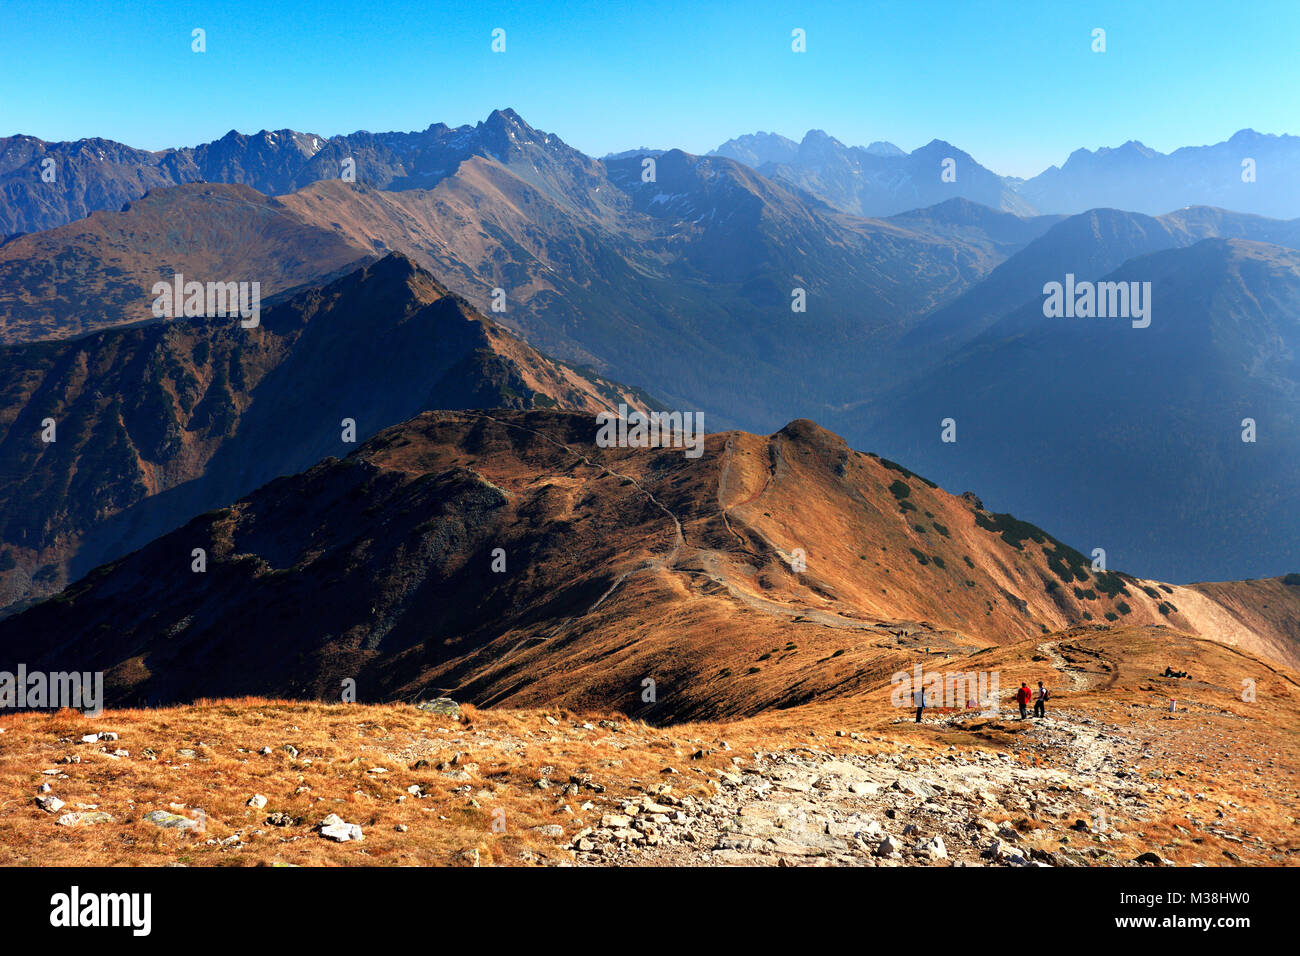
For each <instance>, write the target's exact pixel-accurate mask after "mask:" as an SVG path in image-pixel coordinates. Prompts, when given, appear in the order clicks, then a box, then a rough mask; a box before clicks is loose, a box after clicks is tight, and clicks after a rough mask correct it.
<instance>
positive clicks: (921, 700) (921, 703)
mask: <svg viewBox="0 0 1300 956" xmlns="http://www.w3.org/2000/svg"><path fill="white" fill-rule="evenodd" d="M913 696H914V699H915V701H916V722H917V723H918V724H919V723H920V722H921V712H922V711H923V710H925V688H924V687H922V686H921V685H920V684H917V685H916V694H915V695H913Z"/></svg>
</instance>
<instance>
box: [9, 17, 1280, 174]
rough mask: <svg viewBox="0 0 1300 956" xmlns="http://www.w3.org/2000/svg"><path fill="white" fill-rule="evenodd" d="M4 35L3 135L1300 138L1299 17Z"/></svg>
mask: <svg viewBox="0 0 1300 956" xmlns="http://www.w3.org/2000/svg"><path fill="white" fill-rule="evenodd" d="M0 20H3V27H0V135H10V134H13V133H28V134H31V135H34V136H39V137H41V138H42V139H47V140H63V139H79V138H82V137H86V136H103V137H106V138H109V139H115V140H119V141H122V142H125V143H128V144H130V145H132V146H139V147H143V148H147V149H160V148H163V147H166V146H186V145H195V144H197V143H200V142H205V141H207V140H212V139H216V138H218V137H220V136H221V135H223V134H225V133H226V132H227V131H229V130H230V129H239V130H241V131H243V132H255V131H257V130H259V129H263V128H266V129H283V128H286V127H287V128H292V129H297V130H301V131H305V132H313V133H319V134H324V135H332V134H335V133H345V132H352V131H354V130H358V129H368V130H372V131H383V130H410V129H423V128H424V127H426V126H428V125H429V124H430V123H433V122H438V121H441V122H445V123H448V124H450V125H453V126H455V125H459V124H461V123H473V122H476V121H478V120H480V119H482V118H484V117H485V116H486V115H487V114H488V113H489V112H491V111H492V110H493V109H494V108H497V107H504V106H512V107H514V108H515V109H516V110H517V111H518V112H519V113H520V114H521V115H522V116H523V118H524V119H525V120H527V121H528V122H529V123H531V124H532V125H533V126H536V127H538V128H539V129H544V130H546V131H548V132H552V133H556V134H558V135H559V136H560V137H561V138H563V139H564V140H565V141H566V142H568V143H570V144H571V145H573V146H576V147H577V148H579V149H581V150H583V151H585V152H587V153H590V154H593V155H602V154H604V153H606V152H610V151H615V150H621V149H627V148H630V147H634V146H657V147H674V146H675V147H680V148H682V149H686V150H688V151H690V152H697V153H699V152H707V151H708V150H709V149H712V148H714V147H716V146H717V145H719V144H720V143H721V142H722V141H724V140H726V139H729V138H730V137H732V136H736V135H739V134H742V133H747V132H753V131H755V130H760V129H761V130H768V131H775V132H779V133H782V134H783V135H786V136H789V137H791V138H795V139H798V138H800V137H802V135H803V133H804V132H805V131H806V130H808V129H810V128H820V129H824V130H826V131H827V132H828V133H830V134H831V135H833V136H835V137H836V138H837V139H840V140H841V141H843V142H845V143H847V144H849V145H857V144H866V143H868V142H871V141H872V140H878V139H885V140H889V141H891V142H894V143H896V144H897V145H899V146H901V147H903V148H904V149H907V150H911V149H915V148H916V147H918V146H921V145H923V144H925V143H927V142H929V141H930V140H931V139H936V138H937V139H944V140H948V141H949V142H951V143H953V144H954V145H956V146H958V147H960V148H962V149H964V150H966V151H967V152H969V153H970V154H972V155H973V156H974V157H975V159H976V160H978V161H980V162H981V163H983V164H984V165H985V166H988V167H989V168H991V169H993V170H995V171H996V172H999V173H1002V174H1004V175H1021V176H1029V175H1033V174H1035V173H1038V172H1040V171H1042V170H1043V169H1044V168H1045V167H1047V166H1049V165H1051V164H1058V165H1059V164H1060V163H1061V162H1063V161H1064V160H1065V158H1066V157H1067V156H1068V155H1069V153H1070V152H1071V151H1073V150H1074V149H1076V148H1079V147H1087V148H1090V149H1092V148H1096V147H1098V146H1117V145H1119V144H1121V143H1123V142H1125V141H1127V140H1129V139H1140V140H1141V141H1142V142H1144V143H1146V144H1147V145H1148V146H1151V147H1154V148H1156V149H1159V150H1161V151H1166V152H1167V151H1169V150H1171V149H1174V148H1177V147H1178V146H1188V145H1202V144H1206V143H1214V142H1218V141H1220V140H1224V139H1227V138H1228V137H1229V136H1231V135H1232V133H1234V132H1235V131H1236V130H1238V129H1241V128H1244V127H1251V128H1253V129H1256V130H1258V131H1260V132H1266V133H1287V132H1289V133H1300V82H1298V81H1300V68H1298V67H1297V64H1298V63H1300V0H1250V2H1245V3H1229V2H1226V0H1220V2H1215V3H1211V2H1202V0H1183V2H1162V0H1152V2H1136V0H1123V2H1064V0H1052V2H1038V3H1027V2H978V0H945V2H923V0H916V2H908V0H898V2H894V0H877V2H861V3H855V2H852V0H843V2H839V3H798V2H766V0H745V2H735V3H733V2H727V0H694V2H685V3H678V2H672V0H641V2H619V0H597V2H587V0H567V2H563V3H540V2H525V3H518V2H516V3H496V2H490V0H474V2H454V3H436V2H427V3H416V2H410V3H396V2H394V3H386V2H383V0H352V2H337V0H261V2H256V3H254V2H225V3H216V2H212V3H204V2H195V3H180V2H176V3H162V2H152V3H150V2H130V0H111V2H109V0H105V2H100V0H82V2H65V0H3V3H2V4H0ZM196 27H199V28H202V29H204V30H206V32H207V52H206V53H202V54H198V53H192V52H191V49H190V47H191V31H192V30H193V29H194V28H196ZM498 27H499V28H502V29H504V30H505V31H506V51H505V52H504V53H499V54H498V53H493V52H492V51H491V49H490V45H491V33H492V30H493V29H494V28H498ZM796 27H798V28H802V29H803V30H805V31H806V35H807V52H806V53H794V52H792V51H791V48H790V45H791V31H792V30H793V29H794V28H796ZM1097 27H1101V28H1104V29H1105V30H1106V46H1107V49H1106V52H1105V53H1094V52H1092V50H1091V44H1092V36H1091V34H1092V31H1093V29H1094V28H1097Z"/></svg>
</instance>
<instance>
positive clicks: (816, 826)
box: [572, 712, 1284, 866]
mask: <svg viewBox="0 0 1300 956" xmlns="http://www.w3.org/2000/svg"><path fill="white" fill-rule="evenodd" d="M925 722H926V723H930V724H947V725H950V726H954V727H960V728H962V729H967V730H980V729H983V728H987V727H988V725H990V724H993V725H997V724H1000V723H1014V722H1015V720H1014V718H1012V719H1007V718H1003V717H999V718H985V717H971V716H955V717H938V718H927V719H926V721H925ZM1028 723H1029V729H1028V730H1027V732H1026V734H1025V735H1024V740H1023V747H1022V750H1021V752H1020V753H1019V754H1013V753H1009V752H993V753H990V752H982V751H974V752H957V750H956V748H955V747H950V748H949V749H948V752H939V753H938V754H937V755H934V756H929V755H926V754H923V753H919V752H918V753H916V754H913V753H909V751H911V750H912V748H911V747H910V745H904V749H903V751H902V752H900V753H895V754H889V755H883V754H882V755H874V756H861V755H848V756H839V757H836V756H832V755H831V754H829V753H826V752H823V751H819V750H815V749H810V748H798V749H793V750H782V751H775V752H769V751H759V752H754V753H751V754H746V755H744V756H735V757H733V758H732V762H733V765H734V769H733V770H731V771H720V772H719V776H718V780H717V784H716V787H717V792H716V796H715V797H714V798H713V799H711V800H704V801H697V800H695V799H693V798H690V797H686V798H684V799H678V798H677V797H676V796H675V795H674V793H673V788H672V784H671V783H665V784H660V785H659V786H658V787H656V788H654V790H653V792H651V793H648V794H646V795H645V796H644V797H643V798H642V799H640V800H627V801H625V802H624V803H623V805H622V810H621V812H614V813H608V814H605V815H604V816H603V817H602V819H601V821H600V823H599V825H597V826H594V827H590V828H587V829H585V830H583V831H581V832H579V833H578V834H577V836H576V837H575V838H574V840H573V844H572V845H573V848H574V850H575V851H576V854H577V859H578V861H579V862H580V863H582V864H587V865H640V866H660V865H669V866H726V865H780V866H795V865H855V866H900V865H955V866H981V865H1007V866H1095V865H1142V864H1166V865H1167V864H1169V863H1170V861H1169V860H1167V859H1165V858H1163V857H1162V856H1161V855H1160V854H1159V853H1156V852H1152V851H1151V850H1148V849H1144V847H1143V846H1142V844H1141V842H1140V841H1136V840H1134V839H1133V838H1131V837H1129V836H1128V835H1126V833H1125V832H1124V829H1125V828H1126V827H1127V826H1129V825H1131V824H1134V823H1141V822H1145V821H1147V820H1149V819H1150V818H1151V816H1152V813H1153V804H1152V802H1151V798H1152V795H1153V794H1159V793H1161V792H1162V791H1163V792H1164V793H1165V794H1166V795H1168V794H1169V787H1168V785H1167V784H1165V783H1163V782H1162V781H1161V780H1159V779H1158V778H1160V777H1163V776H1165V775H1164V774H1163V773H1160V772H1152V773H1143V772H1142V771H1141V770H1140V769H1139V767H1140V765H1141V764H1142V763H1143V762H1144V760H1145V758H1147V757H1149V756H1150V745H1149V744H1144V743H1143V742H1142V741H1141V740H1139V739H1136V738H1135V737H1133V736H1130V735H1127V734H1125V733H1123V732H1121V731H1120V730H1119V728H1117V727H1114V726H1110V725H1107V724H1105V723H1103V722H1101V721H1098V720H1096V719H1094V718H1092V717H1090V716H1087V715H1083V714H1075V713H1069V712H1058V713H1055V714H1053V715H1051V716H1049V717H1047V718H1044V719H1038V720H1031V721H1030V722H1028ZM851 736H854V737H856V736H857V735H856V734H854V735H851ZM876 739H878V740H882V739H883V738H876ZM1174 792H1175V794H1178V793H1181V791H1177V790H1175V791H1174ZM1182 796H1184V797H1185V798H1187V799H1189V800H1191V801H1192V802H1194V803H1196V804H1197V807H1196V809H1197V811H1198V814H1197V815H1199V817H1201V818H1202V820H1200V821H1198V820H1193V823H1196V824H1201V823H1203V822H1204V820H1206V819H1209V820H1212V819H1215V818H1220V819H1222V818H1226V817H1229V816H1230V815H1231V811H1232V806H1231V805H1229V806H1217V805H1215V804H1214V803H1213V802H1211V803H1203V802H1201V801H1204V800H1205V795H1204V794H1182ZM1198 798H1199V800H1198ZM1189 817H1190V815H1189ZM1187 832H1190V831H1187ZM1226 832H1227V831H1224V830H1220V834H1223V833H1226ZM1229 837H1231V834H1229ZM1231 838H1232V839H1236V840H1240V839H1242V838H1241V837H1231ZM1261 847H1262V844H1261ZM1276 858H1277V859H1278V860H1282V859H1284V857H1283V856H1282V855H1281V854H1278V855H1276Z"/></svg>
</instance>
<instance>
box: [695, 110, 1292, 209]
mask: <svg viewBox="0 0 1300 956" xmlns="http://www.w3.org/2000/svg"><path fill="white" fill-rule="evenodd" d="M713 154H716V155H719V156H728V157H730V158H732V159H735V160H738V161H740V162H742V163H745V164H746V165H748V166H752V167H754V168H755V169H757V170H759V171H760V172H762V173H763V174H764V175H768V176H771V177H773V178H775V179H781V180H784V181H786V182H789V183H791V184H793V185H797V186H799V187H800V188H802V189H806V190H807V191H808V192H810V193H812V194H813V195H815V196H818V197H819V198H821V199H823V200H825V201H826V202H828V203H830V204H831V205H832V206H834V207H835V208H837V209H840V210H843V211H844V212H850V213H853V214H855V215H861V216H888V215H892V214H894V213H898V212H903V211H905V210H907V209H911V208H914V207H917V206H928V205H933V204H934V203H937V202H940V201H942V200H943V199H948V198H952V197H954V196H960V197H962V198H965V199H970V200H972V201H974V202H978V203H981V204H983V205H986V206H990V207H992V208H995V209H1005V210H1007V211H1009V212H1014V213H1017V214H1019V215H1027V214H1032V213H1035V212H1037V213H1051V214H1074V213H1081V212H1086V211H1087V210H1089V209H1096V208H1105V207H1110V208H1116V209H1125V210H1128V211H1130V212H1141V213H1146V214H1148V215H1153V216H1154V215H1160V214H1162V213H1167V212H1172V211H1173V210H1176V209H1181V208H1183V207H1185V206H1218V207H1223V208H1225V209H1232V210H1236V211H1238V212H1247V213H1256V214H1258V215H1263V216H1270V217H1272V218H1276V219H1293V218H1296V217H1297V216H1300V185H1297V183H1296V181H1295V178H1294V177H1293V176H1292V175H1291V170H1294V169H1296V168H1298V167H1300V137H1297V136H1289V135H1283V136H1275V135H1270V134H1266V133H1257V132H1255V131H1254V130H1251V129H1243V130H1239V131H1238V132H1236V133H1235V134H1233V136H1232V137H1231V138H1229V139H1228V140H1227V141H1225V142H1222V143H1215V144H1213V145H1209V146H1185V147H1182V148H1180V149H1176V150H1174V151H1173V152H1172V153H1167V154H1166V153H1161V152H1158V151H1156V150H1154V149H1151V148H1149V147H1147V146H1144V145H1143V144H1142V143H1139V142H1137V141H1130V142H1127V143H1125V144H1123V145H1122V146H1119V147H1114V148H1112V147H1102V148H1101V149H1098V150H1095V151H1091V150H1087V149H1078V150H1075V151H1074V152H1073V153H1071V154H1070V156H1069V158H1068V159H1066V161H1065V162H1064V163H1062V164H1061V165H1060V166H1051V167H1049V168H1048V169H1046V170H1044V171H1043V172H1041V173H1039V174H1038V175H1037V176H1034V177H1032V178H1030V179H1018V178H1016V177H1011V176H1000V175H998V174H996V173H994V172H992V171H990V170H988V169H986V168H985V167H983V166H981V165H980V164H979V163H978V162H976V161H975V160H974V159H973V158H972V157H971V156H970V155H969V154H967V153H965V152H963V151H962V150H960V149H958V148H957V147H955V146H952V145H951V144H949V143H946V142H944V141H942V140H933V141H931V142H930V143H927V144H926V145H925V146H922V147H920V148H919V149H916V150H913V151H912V152H911V153H905V152H904V151H903V150H901V149H899V148H898V147H897V146H894V145H893V144H892V143H884V142H877V143H872V144H871V145H870V146H866V147H863V146H845V145H844V144H843V143H841V142H840V141H839V140H837V139H835V138H833V137H831V136H829V135H827V134H826V133H824V132H823V131H821V130H809V131H808V133H807V134H806V135H805V136H804V138H803V139H802V140H801V141H800V142H798V143H796V142H794V141H793V140H790V139H786V138H785V137H783V136H780V135H777V134H775V133H753V134H749V135H746V136H740V137H737V138H736V139H731V140H728V141H727V142H725V143H723V144H722V145H721V146H719V147H718V148H717V149H716V150H714V151H713ZM713 154H711V155H713ZM946 160H951V161H952V162H953V166H952V178H951V181H945V180H944V179H943V178H942V173H943V164H944V162H945V161H946Z"/></svg>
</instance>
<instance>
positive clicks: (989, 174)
mask: <svg viewBox="0 0 1300 956" xmlns="http://www.w3.org/2000/svg"><path fill="white" fill-rule="evenodd" d="M534 137H535V138H534ZM539 147H542V148H545V149H552V148H558V147H563V148H564V149H565V150H568V151H570V152H571V153H572V154H574V155H575V157H582V158H583V159H584V160H586V161H587V162H588V163H599V162H606V161H617V160H626V159H630V158H633V157H639V156H646V155H650V156H659V155H662V154H663V153H666V152H669V151H670V149H671V147H667V148H655V149H650V148H645V147H643V148H641V149H630V150H622V151H617V152H613V153H609V154H607V155H606V156H605V157H603V159H601V160H597V159H592V158H591V157H587V156H585V155H584V154H582V153H580V152H579V151H578V150H574V149H572V148H571V147H568V146H567V145H565V144H564V143H563V141H562V140H560V138H559V137H558V136H555V135H553V134H545V133H539V132H538V131H536V130H533V129H532V127H530V126H528V124H527V123H525V122H524V121H523V119H522V118H521V117H520V116H519V114H518V113H516V112H515V111H514V110H512V109H509V108H506V109H499V110H494V111H493V112H492V113H491V114H490V115H489V116H488V117H487V119H485V120H483V121H482V122H479V123H476V124H474V125H469V124H464V125H461V126H457V127H449V126H447V125H446V124H444V123H434V124H432V125H430V126H429V127H427V128H426V129H424V130H418V131H411V132H387V133H371V132H367V131H364V130H362V131H357V132H354V133H347V134H340V135H336V136H321V135H318V134H315V133H304V132H298V131H295V130H289V129H281V130H274V131H272V130H260V131H258V132H256V133H252V134H245V133H240V132H238V131H236V130H231V131H230V132H228V133H227V134H226V135H224V136H222V137H221V138H220V139H217V140H213V141H211V142H208V143H203V144H200V145H198V146H193V147H178V148H172V149H165V150H159V151H156V152H154V151H149V150H141V149H135V148H132V147H130V146H127V145H125V144H123V143H117V142H113V141H111V140H106V139H102V138H93V139H83V140H76V141H71V142H45V141H43V140H40V139H37V138H36V137H33V136H26V135H21V134H19V135H14V136H8V137H3V138H0V238H2V237H5V236H9V235H13V234H16V233H27V232H37V231H40V230H43V229H50V228H53V227H55V226H59V225H63V224H65V223H68V222H72V221H75V220H78V219H82V218H84V217H85V216H87V215H89V214H90V213H91V212H94V211H96V210H117V209H120V208H121V207H122V206H123V205H124V204H126V203H128V202H131V201H132V200H135V199H139V198H140V197H141V196H143V195H144V194H145V193H146V192H148V191H149V190H151V189H158V188H162V187H166V186H175V185H180V184H183V183H191V182H214V183H216V182H221V183H232V184H241V185H246V186H250V187H252V188H253V189H256V190H257V191H258V192H261V193H264V194H266V195H273V196H274V195H282V194H284V193H288V192H292V191H294V190H297V189H301V188H303V187H304V186H307V185H309V184H311V183H314V182H319V181H322V180H329V179H338V178H340V177H341V176H342V175H343V174H344V166H345V163H346V162H347V161H348V160H351V161H352V162H353V163H354V164H355V170H356V176H357V181H358V182H361V183H364V184H366V185H370V186H374V187H376V188H380V189H387V190H404V189H416V188H430V187H432V186H434V185H436V184H437V183H438V182H440V181H442V179H444V178H445V177H446V176H448V175H450V174H451V173H452V172H454V171H455V169H456V168H457V167H458V166H459V164H460V163H461V162H464V161H465V160H466V159H468V158H470V157H472V156H483V157H489V156H490V157H494V158H497V159H501V160H503V161H508V157H509V156H510V155H511V154H515V155H520V154H525V153H529V154H531V155H532V156H534V157H536V156H539V155H541V154H542V150H539ZM709 155H717V156H726V157H728V158H731V159H734V160H736V161H738V162H742V163H744V164H745V165H748V166H751V167H753V168H755V169H759V170H760V171H763V172H764V174H765V175H769V176H773V177H776V178H781V179H784V180H785V181H787V182H789V183H790V184H792V185H794V186H797V187H799V188H800V189H802V190H804V191H806V192H808V193H810V194H812V195H815V196H817V197H819V198H820V199H822V200H823V201H825V202H828V203H830V204H831V205H832V206H834V207H835V208H837V209H839V210H841V211H844V212H849V213H852V214H854V215H861V216H889V215H894V214H896V213H901V212H905V211H907V210H910V209H915V208H920V207H924V206H930V205H934V204H935V203H938V202H942V201H944V200H946V199H950V198H954V197H960V198H965V199H970V200H972V201H974V202H978V203H981V204H982V205H986V206H990V207H991V208H994V209H1003V210H1006V211H1009V212H1014V213H1017V214H1018V215H1034V214H1036V213H1042V214H1049V215H1056V214H1073V213H1078V212H1083V211H1085V210H1087V209H1092V208H1097V207H1114V208H1119V209H1127V210H1130V211H1134V212H1143V213H1146V214H1148V215H1160V214H1163V213H1167V212H1171V211H1173V210H1175V209H1178V208H1181V207H1183V206H1198V205H1205V206H1218V207H1222V208H1225V209H1231V210H1234V211H1238V212H1251V213H1256V214H1259V215H1265V216H1270V217H1273V218H1278V219H1291V218H1295V217H1298V216H1300V183H1297V182H1296V181H1295V177H1293V176H1290V175H1289V171H1290V170H1294V169H1297V168H1300V137H1297V136H1292V135H1287V134H1283V135H1272V134H1263V133H1257V132H1255V131H1254V130H1250V129H1243V130H1239V131H1238V132H1236V133H1235V134H1233V136H1232V137H1230V138H1229V139H1228V140H1226V141H1224V142H1221V143H1215V144H1212V145H1208V146H1185V147H1181V148H1179V149H1176V150H1174V151H1173V152H1171V153H1168V154H1164V153H1160V152H1158V151H1156V150H1153V149H1150V148H1148V147H1146V146H1144V145H1142V144H1141V143H1139V142H1137V141H1130V142H1128V143H1125V144H1123V145H1122V146H1118V147H1113V148H1112V147H1102V148H1100V149H1097V150H1095V151H1089V150H1087V149H1078V150H1075V152H1073V153H1071V154H1070V156H1069V157H1068V158H1067V160H1066V161H1065V162H1064V163H1063V164H1062V165H1061V166H1059V167H1057V166H1052V167H1049V168H1048V169H1046V170H1044V171H1043V172H1042V173H1040V174H1038V175H1037V176H1034V177H1032V178H1030V179H1027V180H1023V179H1018V178H1015V177H1005V176H1001V175H999V174H997V173H996V172H994V171H991V170H989V169H986V168H985V167H984V166H982V165H980V164H979V163H978V162H977V161H976V160H975V159H974V158H973V157H971V156H970V155H969V154H968V153H966V152H965V151H963V150H961V149H960V148H958V147H956V146H954V145H952V144H949V143H946V142H944V141H943V140H939V139H936V140H933V141H931V142H930V143H928V144H926V145H925V146H922V147H920V148H919V149H916V150H913V151H912V152H910V153H908V152H905V151H904V150H902V149H900V148H899V147H897V146H896V145H894V144H893V143H890V142H887V141H883V140H878V141H875V142H872V143H870V144H869V145H867V146H851V147H850V146H845V145H844V144H843V143H841V142H840V141H839V140H837V139H835V138H834V137H832V136H830V135H828V134H827V133H825V132H823V131H822V130H816V129H814V130H809V131H808V133H807V134H805V136H804V137H803V139H802V140H801V141H799V142H795V141H794V140H791V139H788V138H786V137H784V136H781V135H779V134H776V133H764V132H759V133H750V134H746V135H743V136H738V137H735V138H733V139H730V140H728V141H727V142H725V143H723V144H722V145H721V146H719V147H718V148H717V149H714V150H712V151H710V153H709ZM945 159H952V160H954V161H955V163H956V180H955V182H943V181H942V180H941V179H940V165H939V164H941V163H942V162H943V161H944V160H945ZM1245 160H1252V161H1253V163H1254V168H1253V174H1254V177H1255V178H1254V181H1252V182H1245V181H1243V168H1242V163H1243V162H1244V161H1245ZM49 161H52V168H53V175H54V177H55V179H54V181H53V182H45V181H44V179H43V173H45V172H46V170H47V168H48V167H49Z"/></svg>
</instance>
